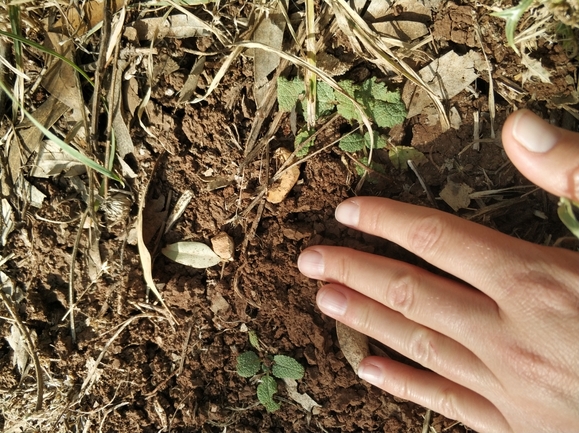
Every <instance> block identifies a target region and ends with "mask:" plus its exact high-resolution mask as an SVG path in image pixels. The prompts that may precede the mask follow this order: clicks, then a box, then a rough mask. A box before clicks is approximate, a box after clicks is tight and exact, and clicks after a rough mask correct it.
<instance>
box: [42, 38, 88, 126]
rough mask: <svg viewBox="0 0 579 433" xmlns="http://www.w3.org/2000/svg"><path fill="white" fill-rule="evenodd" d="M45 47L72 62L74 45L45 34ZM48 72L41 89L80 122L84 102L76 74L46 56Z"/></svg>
mask: <svg viewBox="0 0 579 433" xmlns="http://www.w3.org/2000/svg"><path fill="white" fill-rule="evenodd" d="M46 35H47V45H48V47H49V48H51V49H53V50H54V51H56V52H57V53H59V54H60V55H62V56H65V57H66V58H68V59H69V60H72V61H74V43H73V41H72V40H71V39H66V38H65V37H64V36H63V35H61V34H58V33H51V32H49V33H47V34H46ZM48 61H49V65H50V66H49V67H48V71H47V72H46V74H45V75H44V77H43V78H42V87H44V88H45V89H46V90H47V91H48V92H49V93H50V94H51V95H53V96H54V97H56V98H58V100H59V101H61V102H62V103H63V104H66V105H67V106H68V107H70V108H72V110H73V115H72V117H73V119H74V120H75V121H80V120H82V110H84V102H83V99H82V94H81V89H80V84H79V81H78V77H77V72H76V71H75V70H74V68H73V67H72V66H70V65H68V64H66V63H64V62H63V61H62V60H60V59H57V58H56V57H52V56H48Z"/></svg>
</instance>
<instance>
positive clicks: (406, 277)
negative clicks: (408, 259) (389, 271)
mask: <svg viewBox="0 0 579 433" xmlns="http://www.w3.org/2000/svg"><path fill="white" fill-rule="evenodd" d="M419 284H420V275H419V274H418V273H416V272H408V270H405V269H404V270H401V271H399V272H398V273H397V274H395V275H394V276H393V277H392V278H391V279H390V281H388V283H387V286H386V290H385V291H384V293H383V299H382V301H383V303H384V304H385V305H387V306H389V307H390V308H392V309H393V310H395V311H398V312H399V313H402V314H403V315H404V316H406V317H409V316H410V315H412V312H413V310H414V308H415V293H416V289H417V287H418V286H419Z"/></svg>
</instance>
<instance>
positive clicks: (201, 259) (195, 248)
mask: <svg viewBox="0 0 579 433" xmlns="http://www.w3.org/2000/svg"><path fill="white" fill-rule="evenodd" d="M161 252H162V253H163V255H165V256H166V257H168V258H169V259H171V260H173V261H174V262H177V263H181V264H182V265H186V266H191V267H193V268H197V269H205V268H210V267H211V266H215V265H216V264H218V263H219V262H220V261H221V258H220V257H219V256H218V255H217V254H215V253H214V252H213V250H212V249H211V248H209V247H208V246H207V245H205V244H203V243H201V242H177V243H175V244H171V245H167V246H166V247H165V248H163V249H162V250H161Z"/></svg>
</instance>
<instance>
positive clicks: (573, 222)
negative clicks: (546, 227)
mask: <svg viewBox="0 0 579 433" xmlns="http://www.w3.org/2000/svg"><path fill="white" fill-rule="evenodd" d="M575 208H577V209H579V203H575V202H574V201H572V200H569V199H568V198H564V197H561V198H560V199H559V208H558V209H557V214H558V215H559V219H560V220H561V221H562V222H563V224H565V226H566V227H567V228H568V229H569V230H570V231H571V233H573V234H574V235H575V237H576V238H579V221H577V217H576V216H575Z"/></svg>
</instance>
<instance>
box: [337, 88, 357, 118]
mask: <svg viewBox="0 0 579 433" xmlns="http://www.w3.org/2000/svg"><path fill="white" fill-rule="evenodd" d="M338 84H339V85H340V87H341V88H342V90H343V91H344V92H346V94H348V95H349V96H350V97H352V98H354V99H357V98H356V91H357V90H358V89H360V86H358V85H356V84H354V82H353V81H351V80H343V81H340V82H339V83H338ZM335 95H336V102H337V108H338V114H339V115H340V116H342V117H343V118H344V119H346V120H350V121H351V120H356V121H361V118H360V113H359V112H358V109H357V108H356V107H355V106H354V104H353V103H352V101H350V99H348V98H347V97H346V96H344V95H342V94H341V93H337V92H336V94H335Z"/></svg>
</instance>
